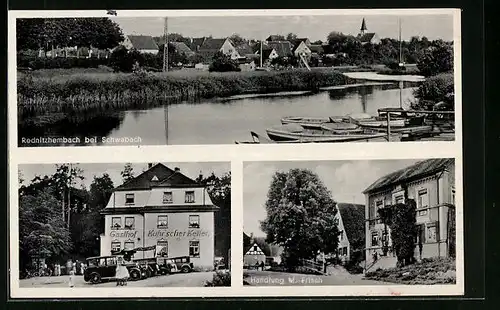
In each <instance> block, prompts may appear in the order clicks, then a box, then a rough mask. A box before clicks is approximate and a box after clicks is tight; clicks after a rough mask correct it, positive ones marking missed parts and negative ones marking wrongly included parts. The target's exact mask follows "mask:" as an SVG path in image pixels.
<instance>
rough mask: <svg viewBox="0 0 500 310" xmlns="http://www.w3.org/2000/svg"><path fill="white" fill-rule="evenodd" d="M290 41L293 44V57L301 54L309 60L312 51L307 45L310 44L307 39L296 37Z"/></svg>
mask: <svg viewBox="0 0 500 310" xmlns="http://www.w3.org/2000/svg"><path fill="white" fill-rule="evenodd" d="M291 43H292V45H293V49H292V52H293V55H294V56H295V57H299V56H303V57H304V58H305V59H306V60H309V59H310V58H311V54H312V51H311V49H310V48H309V46H310V45H311V42H310V41H309V39H307V38H302V39H296V40H293V41H292V42H291Z"/></svg>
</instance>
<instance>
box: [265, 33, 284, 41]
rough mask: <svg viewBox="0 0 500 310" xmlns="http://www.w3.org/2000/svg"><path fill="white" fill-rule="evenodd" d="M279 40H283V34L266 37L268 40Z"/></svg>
mask: <svg viewBox="0 0 500 310" xmlns="http://www.w3.org/2000/svg"><path fill="white" fill-rule="evenodd" d="M279 40H283V36H281V35H279V34H272V35H270V36H268V37H267V39H266V41H279Z"/></svg>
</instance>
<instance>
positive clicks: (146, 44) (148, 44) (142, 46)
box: [127, 35, 158, 50]
mask: <svg viewBox="0 0 500 310" xmlns="http://www.w3.org/2000/svg"><path fill="white" fill-rule="evenodd" d="M127 37H128V39H129V40H130V43H132V46H133V47H134V48H135V49H137V50H157V49H158V45H157V44H156V42H155V40H154V39H153V37H152V36H143V35H140V36H136V35H129V36H127Z"/></svg>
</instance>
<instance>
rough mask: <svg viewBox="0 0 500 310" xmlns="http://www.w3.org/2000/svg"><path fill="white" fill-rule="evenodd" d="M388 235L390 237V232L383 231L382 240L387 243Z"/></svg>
mask: <svg viewBox="0 0 500 310" xmlns="http://www.w3.org/2000/svg"><path fill="white" fill-rule="evenodd" d="M388 237H389V234H388V233H386V232H383V233H382V242H384V243H385V242H387V238H388Z"/></svg>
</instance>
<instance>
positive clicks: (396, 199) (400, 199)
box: [394, 194, 405, 204]
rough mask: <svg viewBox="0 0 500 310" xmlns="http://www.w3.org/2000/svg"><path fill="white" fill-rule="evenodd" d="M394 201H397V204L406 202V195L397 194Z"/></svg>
mask: <svg viewBox="0 0 500 310" xmlns="http://www.w3.org/2000/svg"><path fill="white" fill-rule="evenodd" d="M394 202H395V204H398V203H404V202H405V196H404V195H403V194H401V195H397V196H395V197H394Z"/></svg>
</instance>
